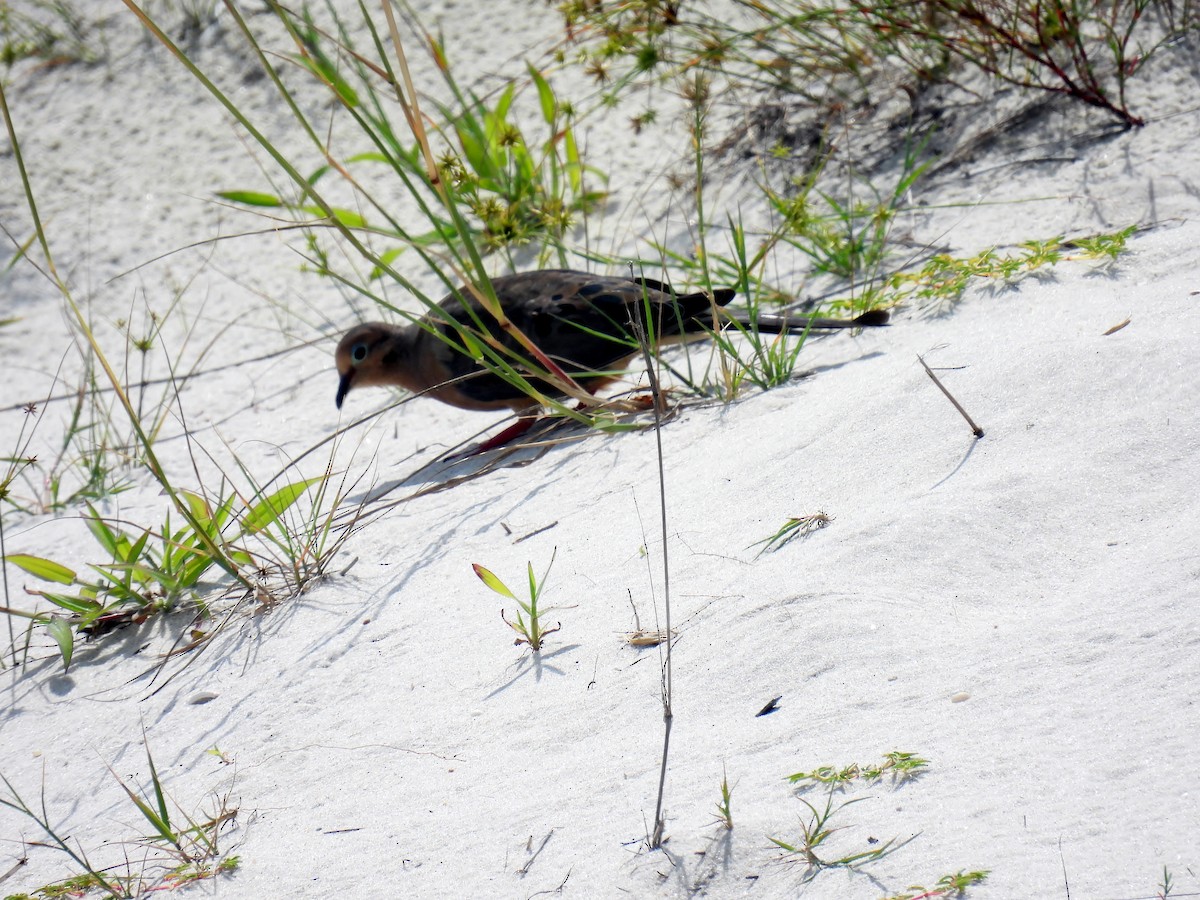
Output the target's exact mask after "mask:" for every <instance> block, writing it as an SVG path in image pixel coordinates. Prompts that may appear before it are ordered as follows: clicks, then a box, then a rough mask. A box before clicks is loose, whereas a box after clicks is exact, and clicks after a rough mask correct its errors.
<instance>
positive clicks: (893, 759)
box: [787, 750, 929, 785]
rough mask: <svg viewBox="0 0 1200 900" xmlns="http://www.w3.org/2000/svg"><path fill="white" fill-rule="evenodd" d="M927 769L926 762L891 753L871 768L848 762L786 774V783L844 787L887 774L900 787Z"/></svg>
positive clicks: (906, 755) (902, 753) (911, 755)
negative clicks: (840, 766)
mask: <svg viewBox="0 0 1200 900" xmlns="http://www.w3.org/2000/svg"><path fill="white" fill-rule="evenodd" d="M928 767H929V762H928V760H924V759H922V758H921V757H919V756H917V755H916V754H914V753H904V752H902V751H900V750H893V751H892V752H891V753H888V754H885V755H884V757H883V762H881V763H878V764H876V765H873V766H860V765H859V764H858V763H851V764H850V765H848V766H843V767H842V768H840V769H839V768H837V767H836V766H819V767H818V768H816V769H813V770H812V771H811V772H796V773H795V774H794V775H788V776H787V780H788V781H790V782H791V783H792V784H797V783H799V782H802V781H808V782H812V783H813V784H829V785H844V784H848V783H849V782H851V781H855V780H858V779H862V780H863V781H866V782H868V783H870V782H875V781H879V780H880V779H881V778H883V776H885V775H888V774H890V775H891V776H892V781H893V783H896V784H901V783H903V782H905V781H910V780H913V779H916V778H919V777H920V776H921V775H923V774H924V773H925V772H926V770H927V769H928Z"/></svg>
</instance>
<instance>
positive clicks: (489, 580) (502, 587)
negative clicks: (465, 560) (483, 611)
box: [471, 563, 517, 600]
mask: <svg viewBox="0 0 1200 900" xmlns="http://www.w3.org/2000/svg"><path fill="white" fill-rule="evenodd" d="M471 568H472V569H474V570H475V574H476V575H478V576H479V580H480V581H482V582H483V583H484V584H486V585H487V586H488V587H489V588H491V589H492V590H493V591H495V592H496V593H497V594H500V595H501V596H502V597H508V598H510V599H512V600H516V599H517V597H516V595H515V594H513V592H512V591H510V590H509V589H508V585H506V584H505V583H504V582H503V581H501V580H500V579H499V578H497V577H496V576H495V575H493V574H492V573H491V572H490V571H489V570H488V569H485V568H484V567H483V566H481V565H480V564H479V563H471Z"/></svg>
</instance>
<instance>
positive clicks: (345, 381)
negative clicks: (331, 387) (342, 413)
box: [337, 369, 354, 409]
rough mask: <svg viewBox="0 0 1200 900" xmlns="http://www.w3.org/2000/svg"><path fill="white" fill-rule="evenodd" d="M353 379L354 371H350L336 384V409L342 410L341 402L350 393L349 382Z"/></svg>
mask: <svg viewBox="0 0 1200 900" xmlns="http://www.w3.org/2000/svg"><path fill="white" fill-rule="evenodd" d="M353 378H354V370H353V369H351V370H350V371H349V372H347V373H346V374H345V375H343V376H342V380H341V381H339V382H338V392H337V408H338V409H341V408H342V401H343V400H345V399H346V395H347V394H348V393H350V382H351V381H352V380H353Z"/></svg>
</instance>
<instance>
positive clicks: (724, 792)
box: [713, 766, 733, 831]
mask: <svg viewBox="0 0 1200 900" xmlns="http://www.w3.org/2000/svg"><path fill="white" fill-rule="evenodd" d="M732 798H733V788H731V787H730V786H729V776H728V775H727V774H726V772H725V767H724V766H722V767H721V802H720V803H718V804H717V812H716V814H715V816H714V819H715V821H714V823H713V824H715V825H720V826H721V827H722V828H724V829H725V830H726V831H733V809H732V808H731V806H730V800H731V799H732Z"/></svg>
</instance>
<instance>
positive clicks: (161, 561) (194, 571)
mask: <svg viewBox="0 0 1200 900" xmlns="http://www.w3.org/2000/svg"><path fill="white" fill-rule="evenodd" d="M321 480H322V479H321V478H312V479H306V480H302V481H298V482H293V483H291V484H288V485H285V486H284V487H282V488H280V489H278V490H277V491H275V492H273V493H272V494H270V495H269V496H266V497H262V498H260V499H257V500H256V501H255V502H254V503H252V504H250V505H246V506H243V507H241V508H240V509H239V504H238V503H237V498H236V495H233V494H230V495H229V496H228V497H226V498H225V499H224V500H222V501H221V502H220V503H218V504H216V505H213V504H210V503H209V502H208V501H207V500H206V499H205V498H204V497H203V496H202V495H200V494H197V493H194V492H191V491H185V490H178V491H177V492H176V493H177V496H179V497H180V498H181V499H182V500H183V501H184V502H185V503H186V504H187V506H188V509H189V511H190V515H189V516H188V517H187V520H186V521H185V523H184V524H183V525H182V526H179V527H175V526H173V525H172V523H171V517H170V514H168V515H167V517H166V519H165V522H164V524H163V526H162V527H161V528H160V529H158V530H151V529H140V530H137V531H132V532H131V531H126V530H125V529H124V528H122V527H121V526H120V525H119V524H117V523H114V522H111V521H108V520H106V519H105V518H104V517H103V516H102V515H101V514H100V513H99V512H98V511H97V510H96V509H95V507H93V506H91V505H89V506H88V515H87V516H85V518H84V521H85V523H86V524H87V527H88V530H89V531H90V532H91V534H92V537H93V538H94V539H95V540H96V543H97V544H98V545H99V547H100V549H101V550H102V551H103V552H104V554H105V556H106V557H107V560H106V561H105V562H101V563H96V564H93V565H91V566H89V568H90V570H91V575H80V574H79V573H77V572H76V571H75V570H73V569H71V568H69V567H68V566H66V565H63V564H62V563H59V562H56V561H54V560H49V559H45V558H43V557H39V556H31V555H27V554H11V555H9V556H7V557H5V560H4V561H5V562H7V563H11V564H12V565H14V566H17V567H18V568H20V569H22V570H24V571H25V572H28V573H29V574H31V575H33V576H35V577H36V578H39V579H42V580H43V581H48V582H51V583H53V584H56V585H62V586H63V587H66V588H68V590H67V591H63V590H61V589H58V590H42V589H28V592H29V593H31V594H34V595H36V596H39V597H41V598H43V599H44V600H46V601H48V602H49V603H50V604H52V605H53V606H55V607H57V608H58V609H59V610H62V612H61V613H46V612H25V611H21V610H14V609H11V608H10V609H6V610H5V612H7V613H9V614H10V615H17V616H22V617H24V618H28V619H30V620H31V622H33V623H34V624H38V625H42V626H44V627H45V628H46V630H47V631H48V632H49V634H50V635H51V637H52V638H53V639H54V641H55V643H56V644H57V645H58V649H59V653H60V655H61V657H62V660H63V666H64V668H67V667H69V666H70V664H71V659H72V656H73V652H74V647H75V640H76V635H77V634H81V635H87V636H89V637H94V636H98V635H101V634H104V633H106V632H108V631H111V630H113V629H115V628H119V627H121V626H124V625H128V624H131V623H135V622H142V621H145V620H146V619H147V618H148V617H149V616H151V615H154V614H156V613H161V612H167V611H169V610H171V609H174V608H175V606H176V605H177V604H178V603H179V602H180V601H181V600H183V599H185V598H187V599H190V600H192V601H194V602H196V603H197V605H198V607H199V608H200V611H201V613H202V614H203V611H204V605H203V603H202V601H201V600H200V597H199V595H198V593H197V588H198V585H199V584H200V581H201V579H202V578H203V577H204V576H205V575H206V574H207V573H208V572H209V571H210V570H211V569H213V568H214V567H215V566H218V565H219V559H218V554H219V555H220V559H222V560H225V561H227V562H231V563H232V564H234V565H236V566H238V567H239V568H240V569H243V570H248V571H250V572H253V571H255V570H256V569H258V568H260V566H259V564H258V562H257V561H256V558H255V556H253V555H252V554H251V553H250V552H248V551H247V550H246V549H245V547H244V545H245V542H246V539H247V538H250V537H253V536H256V535H260V534H261V533H263V532H265V531H267V530H268V529H270V528H271V527H272V526H274V525H276V524H277V523H278V522H279V519H280V517H281V516H282V515H283V514H284V512H286V511H287V510H288V509H289V508H290V507H291V506H292V505H293V504H295V503H296V501H297V500H298V499H299V498H300V497H301V495H302V494H303V493H304V492H305V491H307V490H308V489H309V488H310V487H311V486H312V485H313V484H315V483H318V482H320V481H321Z"/></svg>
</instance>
